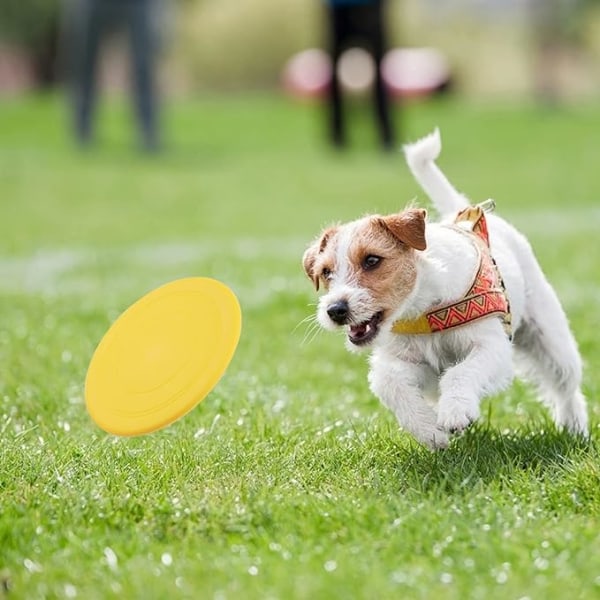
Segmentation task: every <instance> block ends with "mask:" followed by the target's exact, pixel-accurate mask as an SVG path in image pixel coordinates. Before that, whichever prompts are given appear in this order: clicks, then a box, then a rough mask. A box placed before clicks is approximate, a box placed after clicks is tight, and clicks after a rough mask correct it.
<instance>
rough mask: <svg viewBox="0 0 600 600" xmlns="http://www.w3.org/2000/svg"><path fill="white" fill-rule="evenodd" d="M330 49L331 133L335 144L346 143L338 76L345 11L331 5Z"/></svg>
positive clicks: (329, 96)
mask: <svg viewBox="0 0 600 600" xmlns="http://www.w3.org/2000/svg"><path fill="white" fill-rule="evenodd" d="M327 10H328V11H329V38H330V39H329V49H330V54H331V83H330V85H329V90H328V101H329V105H328V113H329V115H328V116H329V135H330V138H331V142H332V143H333V144H334V146H337V147H342V146H345V145H346V136H345V129H344V112H343V111H344V107H343V99H342V88H341V84H340V80H339V77H338V63H339V59H340V56H341V54H342V51H343V44H344V39H345V36H346V31H345V24H344V11H343V9H340V8H339V7H329V8H328V9H327Z"/></svg>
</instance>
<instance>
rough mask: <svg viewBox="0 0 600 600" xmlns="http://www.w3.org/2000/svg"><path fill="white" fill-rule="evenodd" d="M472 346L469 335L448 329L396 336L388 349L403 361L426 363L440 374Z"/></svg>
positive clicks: (456, 361)
mask: <svg viewBox="0 0 600 600" xmlns="http://www.w3.org/2000/svg"><path fill="white" fill-rule="evenodd" d="M472 347H473V344H472V339H470V337H467V336H463V335H461V334H460V333H458V332H456V331H450V332H439V333H434V334H431V335H402V336H397V338H396V339H395V340H393V341H392V344H391V347H390V348H389V349H390V350H392V352H393V354H394V355H395V356H396V357H397V358H398V359H400V360H402V361H404V362H412V363H416V364H423V365H427V366H429V367H431V369H433V370H434V371H435V372H437V373H439V374H441V373H443V372H444V371H445V370H446V369H448V368H450V367H452V366H454V365H456V364H457V363H459V362H461V361H463V360H464V359H465V358H466V356H467V355H468V354H469V352H470V351H471V349H472Z"/></svg>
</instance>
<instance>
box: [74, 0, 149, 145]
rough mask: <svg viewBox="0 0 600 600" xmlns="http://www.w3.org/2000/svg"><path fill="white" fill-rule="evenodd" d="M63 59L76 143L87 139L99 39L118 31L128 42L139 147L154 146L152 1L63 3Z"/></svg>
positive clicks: (93, 104)
mask: <svg viewBox="0 0 600 600" xmlns="http://www.w3.org/2000/svg"><path fill="white" fill-rule="evenodd" d="M69 8H70V9H71V10H68V14H67V18H68V20H69V23H68V24H67V28H68V34H69V37H70V39H69V45H68V51H69V53H70V56H69V57H68V61H69V67H70V78H71V84H72V92H73V109H74V128H75V135H76V137H77V140H78V142H79V143H80V144H81V145H82V146H86V145H88V144H89V143H90V142H91V141H92V138H93V121H94V111H95V108H96V104H97V87H98V81H97V71H98V62H99V61H98V59H99V53H100V46H101V43H102V41H103V38H104V37H106V36H107V35H108V34H109V33H112V32H113V31H115V30H124V31H125V33H126V34H127V37H128V38H129V45H130V56H131V65H130V71H131V82H132V87H133V90H132V93H133V97H134V105H135V111H136V118H137V121H138V127H139V133H140V138H141V143H142V147H143V148H144V149H145V150H147V151H155V150H157V149H158V147H159V135H158V124H157V120H158V115H157V112H158V106H157V97H156V96H157V93H156V81H155V70H156V58H157V51H158V28H157V20H158V13H157V9H158V4H157V2H156V0H70V1H69V0H68V1H67V9H69Z"/></svg>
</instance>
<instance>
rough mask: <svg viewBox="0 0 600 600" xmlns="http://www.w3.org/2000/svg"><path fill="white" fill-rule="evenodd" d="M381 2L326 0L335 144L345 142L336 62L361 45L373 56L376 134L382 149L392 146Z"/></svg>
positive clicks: (329, 94)
mask: <svg viewBox="0 0 600 600" xmlns="http://www.w3.org/2000/svg"><path fill="white" fill-rule="evenodd" d="M384 3H385V2H384V0H325V4H326V8H327V17H328V25H329V44H328V46H329V52H330V54H331V59H332V76H331V85H330V87H329V91H328V101H329V127H330V135H331V141H332V142H333V144H334V145H335V146H337V147H343V146H345V145H346V132H345V123H344V114H343V112H344V111H343V101H342V89H341V82H340V79H339V73H338V64H339V61H340V57H341V56H342V54H343V53H344V51H345V50H347V49H348V48H350V47H353V46H361V47H363V48H364V49H365V50H367V51H368V52H369V53H370V54H371V56H372V58H373V61H374V64H375V81H374V85H373V108H374V111H375V118H376V124H377V127H378V130H379V137H380V140H381V144H382V146H383V148H384V149H385V150H391V149H393V148H394V147H395V134H394V127H393V124H392V118H391V115H390V103H389V98H388V94H387V90H386V87H385V83H384V81H383V76H382V71H381V62H382V60H383V56H384V54H385V52H386V50H387V45H386V44H387V41H386V35H385V28H384Z"/></svg>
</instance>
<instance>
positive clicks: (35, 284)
mask: <svg viewBox="0 0 600 600" xmlns="http://www.w3.org/2000/svg"><path fill="white" fill-rule="evenodd" d="M304 246H305V241H304V240H300V239H293V238H285V239H274V238H269V239H264V240H261V239H255V238H248V239H238V240H236V241H235V242H233V243H231V242H223V241H222V240H221V241H217V240H209V241H207V240H203V241H200V242H185V243H161V244H154V245H146V244H142V245H136V246H131V247H128V248H120V249H117V250H114V249H102V250H97V249H92V248H74V249H58V250H57V249H48V250H43V251H42V250H40V251H38V252H36V253H35V254H33V255H30V256H20V257H16V256H10V257H0V293H17V294H27V295H44V296H49V297H57V296H61V297H65V296H88V295H90V294H93V295H98V294H100V293H101V294H102V295H103V296H104V297H105V298H106V297H107V296H109V297H114V296H115V295H118V294H119V293H120V292H123V291H125V292H131V293H132V294H134V295H135V294H139V293H140V289H142V293H143V291H150V289H153V288H154V287H156V286H158V285H160V284H162V283H166V282H167V281H171V280H172V279H176V278H178V277H186V276H203V275H205V273H202V272H201V268H202V265H203V264H204V265H206V264H210V263H211V262H212V261H217V260H218V261H219V264H227V263H228V262H231V263H235V264H236V268H235V269H231V274H229V273H228V274H227V275H228V277H227V279H228V281H227V283H228V284H229V285H231V286H232V287H233V288H234V291H236V293H237V294H238V295H239V296H240V299H243V301H244V304H245V305H246V306H249V305H252V306H256V305H259V306H260V305H263V304H266V303H269V302H271V301H273V299H274V298H273V295H274V294H276V295H278V294H280V293H285V292H286V291H288V290H292V289H297V281H298V279H300V278H301V277H303V274H302V267H301V262H300V261H301V257H302V252H303V249H304ZM261 259H265V260H266V259H268V260H270V261H273V260H275V261H277V260H279V261H284V262H286V263H287V262H290V261H295V262H297V263H298V278H292V277H284V276H282V275H278V274H277V273H276V271H275V272H273V269H272V266H271V267H270V269H271V273H270V275H269V277H268V282H264V281H261V282H252V283H251V284H248V283H244V281H242V280H241V279H240V280H233V281H229V275H231V277H234V278H238V277H239V275H238V272H239V265H240V264H248V263H254V262H257V261H260V260H261ZM112 265H114V269H113V268H112ZM285 270H286V271H287V268H286V269H285ZM242 272H243V268H242ZM213 276H215V277H218V275H213ZM243 279H244V280H247V279H248V277H245V276H244V277H243Z"/></svg>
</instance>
